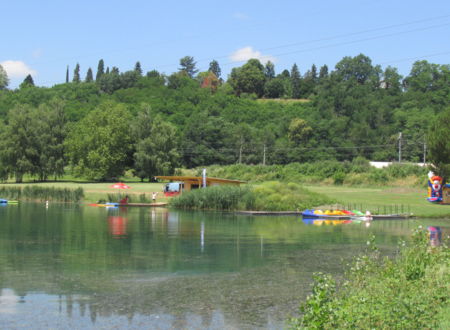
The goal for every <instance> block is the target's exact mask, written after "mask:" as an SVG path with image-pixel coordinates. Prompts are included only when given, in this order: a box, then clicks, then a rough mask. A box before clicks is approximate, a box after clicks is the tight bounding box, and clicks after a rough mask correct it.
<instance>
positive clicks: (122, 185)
mask: <svg viewBox="0 0 450 330" xmlns="http://www.w3.org/2000/svg"><path fill="white" fill-rule="evenodd" d="M111 188H115V189H130V188H131V187H130V186H127V185H126V184H125V183H123V182H117V183H114V184H113V185H112V186H111ZM119 199H120V193H119Z"/></svg>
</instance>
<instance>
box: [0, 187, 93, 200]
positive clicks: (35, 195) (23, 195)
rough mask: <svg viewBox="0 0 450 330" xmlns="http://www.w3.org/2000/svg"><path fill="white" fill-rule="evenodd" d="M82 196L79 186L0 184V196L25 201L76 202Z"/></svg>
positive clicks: (82, 192)
mask: <svg viewBox="0 0 450 330" xmlns="http://www.w3.org/2000/svg"><path fill="white" fill-rule="evenodd" d="M83 197H84V190H83V188H81V187H78V188H76V189H68V188H55V187H40V186H24V187H20V186H11V187H8V186H0V198H5V199H12V200H25V201H57V202H73V203H78V202H80V201H81V200H82V199H83Z"/></svg>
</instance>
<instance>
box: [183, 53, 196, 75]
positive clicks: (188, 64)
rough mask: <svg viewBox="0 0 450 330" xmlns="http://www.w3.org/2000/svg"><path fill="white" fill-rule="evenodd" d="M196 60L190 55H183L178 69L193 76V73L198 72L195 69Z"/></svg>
mask: <svg viewBox="0 0 450 330" xmlns="http://www.w3.org/2000/svg"><path fill="white" fill-rule="evenodd" d="M196 64H197V63H196V62H195V61H194V58H193V57H192V56H185V57H183V58H181V59H180V68H179V70H180V71H182V72H185V73H186V74H187V75H188V77H190V78H193V77H194V75H195V74H196V73H197V72H198V70H197V69H196V67H195V66H196Z"/></svg>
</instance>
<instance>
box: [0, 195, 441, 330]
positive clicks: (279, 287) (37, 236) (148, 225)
mask: <svg viewBox="0 0 450 330" xmlns="http://www.w3.org/2000/svg"><path fill="white" fill-rule="evenodd" d="M419 224H422V225H425V226H426V225H441V226H444V225H445V222H444V221H439V220H420V221H419V220H408V221H392V220H390V221H373V222H372V223H371V224H370V226H366V224H365V223H354V222H353V223H351V222H350V223H342V222H338V221H335V222H332V221H327V222H320V223H319V222H315V223H312V222H311V221H305V222H304V221H302V219H301V218H298V217H293V216H287V217H272V216H271V217H263V216H241V215H235V214H231V213H212V212H210V213H201V212H179V211H172V210H167V209H162V208H154V209H149V208H128V209H127V208H123V209H117V208H116V209H106V208H96V207H89V206H73V205H61V204H50V205H49V207H48V208H46V207H45V205H42V204H32V203H30V204H25V203H23V204H20V205H8V206H3V207H0V290H1V292H0V328H2V329H6V328H7V329H23V328H45V329H49V328H51V329H111V328H116V329H124V328H126V329H174V328H175V329H180V328H181V329H259V328H264V329H266V328H269V329H279V328H282V327H283V326H284V325H285V320H286V318H287V317H289V315H296V313H297V308H298V305H299V303H300V302H301V301H302V300H303V299H304V298H305V296H306V295H307V294H308V292H309V290H310V288H311V277H312V274H313V273H314V272H318V271H321V272H327V273H332V274H334V275H337V276H341V275H342V273H343V268H344V265H345V264H346V263H348V262H349V261H350V260H351V258H352V257H353V256H355V255H357V254H359V253H361V252H364V251H365V249H366V246H367V245H366V242H367V240H368V239H369V237H370V236H371V235H375V236H376V242H377V244H378V245H379V247H380V248H381V250H382V251H383V252H384V253H394V251H395V249H396V246H397V242H398V241H399V240H400V239H405V238H407V237H408V236H409V234H410V232H411V230H412V229H413V228H416V227H417V226H418V225H419Z"/></svg>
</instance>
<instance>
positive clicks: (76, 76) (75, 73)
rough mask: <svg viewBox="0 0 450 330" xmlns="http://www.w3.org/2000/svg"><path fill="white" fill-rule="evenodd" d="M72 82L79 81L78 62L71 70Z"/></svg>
mask: <svg viewBox="0 0 450 330" xmlns="http://www.w3.org/2000/svg"><path fill="white" fill-rule="evenodd" d="M72 81H73V82H75V83H79V82H80V81H81V79H80V64H78V63H77V65H76V66H75V70H73V79H72Z"/></svg>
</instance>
